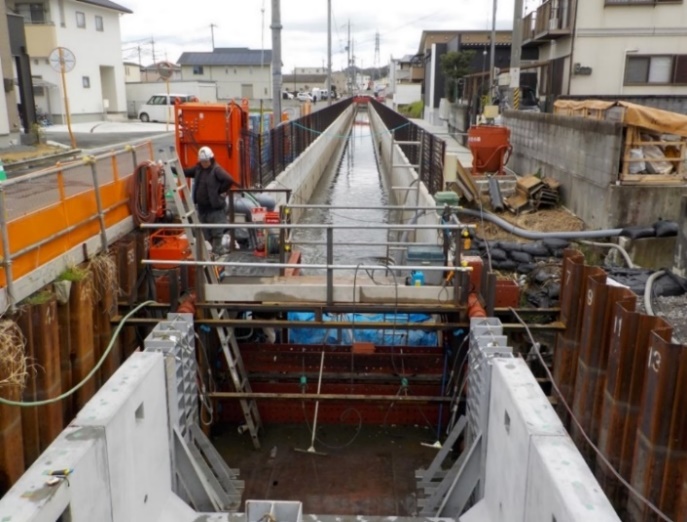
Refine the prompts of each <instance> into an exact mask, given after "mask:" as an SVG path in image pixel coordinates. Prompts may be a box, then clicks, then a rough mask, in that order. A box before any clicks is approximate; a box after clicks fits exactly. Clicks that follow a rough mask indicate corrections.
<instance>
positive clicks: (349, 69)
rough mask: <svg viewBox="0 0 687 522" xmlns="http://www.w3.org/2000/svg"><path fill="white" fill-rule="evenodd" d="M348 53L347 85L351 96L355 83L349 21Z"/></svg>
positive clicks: (349, 23) (349, 22)
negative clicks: (352, 74)
mask: <svg viewBox="0 0 687 522" xmlns="http://www.w3.org/2000/svg"><path fill="white" fill-rule="evenodd" d="M346 51H348V62H347V63H348V68H347V69H346V73H347V74H346V83H347V84H348V89H347V90H348V93H349V94H351V91H352V90H353V83H352V82H351V20H350V19H349V20H348V45H346Z"/></svg>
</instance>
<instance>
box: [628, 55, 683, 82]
mask: <svg viewBox="0 0 687 522" xmlns="http://www.w3.org/2000/svg"><path fill="white" fill-rule="evenodd" d="M624 83H625V85H671V84H683V85H684V84H687V54H678V55H670V54H668V55H656V56H648V55H645V56H628V57H627V59H626V61H625V82H624Z"/></svg>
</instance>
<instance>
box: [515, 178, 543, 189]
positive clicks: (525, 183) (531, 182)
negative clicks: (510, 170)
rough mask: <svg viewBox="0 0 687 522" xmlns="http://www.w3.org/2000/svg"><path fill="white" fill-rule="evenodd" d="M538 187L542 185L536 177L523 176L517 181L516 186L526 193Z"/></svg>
mask: <svg viewBox="0 0 687 522" xmlns="http://www.w3.org/2000/svg"><path fill="white" fill-rule="evenodd" d="M539 185H542V180H540V179H539V178H538V177H536V176H524V177H522V178H519V179H518V186H520V187H522V188H523V189H525V190H526V191H527V192H531V191H532V190H536V189H537V187H538V186H539Z"/></svg>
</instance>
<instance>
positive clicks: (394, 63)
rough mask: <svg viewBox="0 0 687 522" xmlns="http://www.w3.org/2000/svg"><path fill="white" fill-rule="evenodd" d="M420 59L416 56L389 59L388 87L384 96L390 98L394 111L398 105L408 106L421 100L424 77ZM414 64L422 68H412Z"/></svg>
mask: <svg viewBox="0 0 687 522" xmlns="http://www.w3.org/2000/svg"><path fill="white" fill-rule="evenodd" d="M422 58H423V57H422V56H421V55H416V54H406V55H405V56H403V57H401V58H393V57H392V58H391V64H390V67H389V86H388V88H387V90H386V94H387V95H388V96H390V97H391V106H392V107H393V108H394V109H395V110H397V109H398V107H399V106H400V105H408V104H411V103H413V102H416V101H419V100H421V99H422V80H423V79H424V76H425V75H424V60H423V59H422ZM416 62H417V63H418V64H422V65H423V66H422V67H413V66H414V64H415V63H416Z"/></svg>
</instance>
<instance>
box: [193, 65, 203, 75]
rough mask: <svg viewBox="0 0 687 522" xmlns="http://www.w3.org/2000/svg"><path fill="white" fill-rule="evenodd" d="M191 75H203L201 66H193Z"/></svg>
mask: <svg viewBox="0 0 687 522" xmlns="http://www.w3.org/2000/svg"><path fill="white" fill-rule="evenodd" d="M193 74H203V66H202V65H194V66H193Z"/></svg>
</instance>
